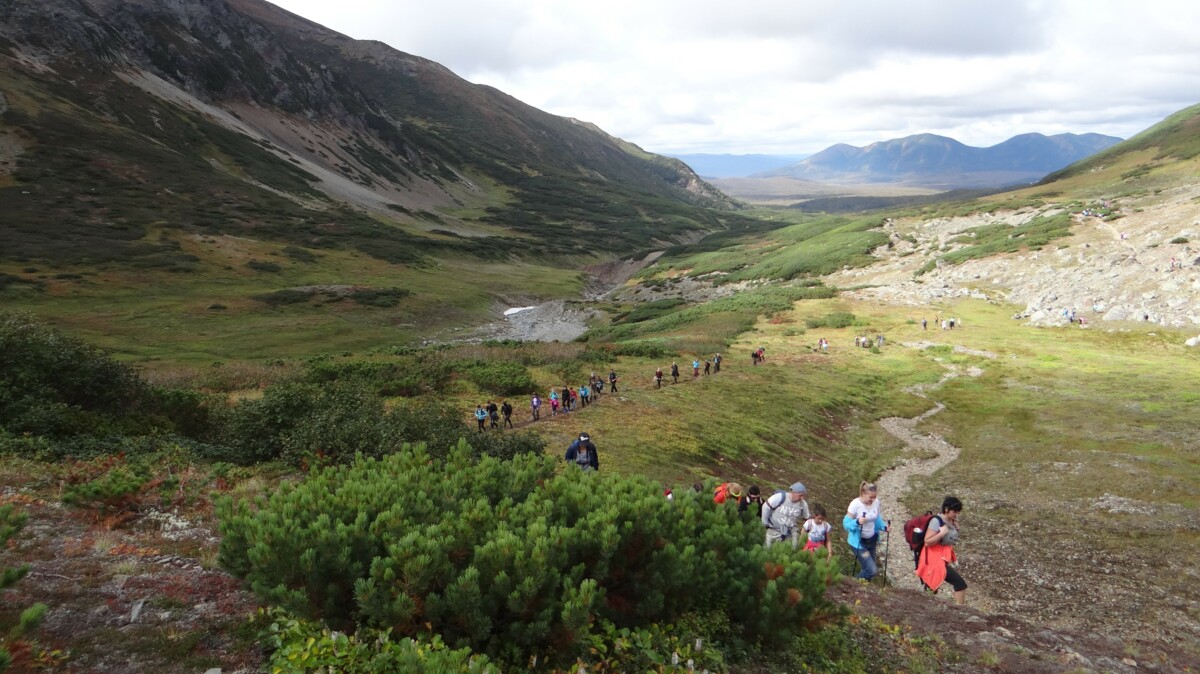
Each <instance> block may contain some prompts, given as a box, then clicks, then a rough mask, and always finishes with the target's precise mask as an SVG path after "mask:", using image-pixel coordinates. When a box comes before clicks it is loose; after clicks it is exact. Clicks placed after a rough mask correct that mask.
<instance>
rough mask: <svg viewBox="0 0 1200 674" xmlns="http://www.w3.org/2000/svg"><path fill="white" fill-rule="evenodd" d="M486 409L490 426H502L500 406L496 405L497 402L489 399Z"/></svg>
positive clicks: (494, 427)
mask: <svg viewBox="0 0 1200 674" xmlns="http://www.w3.org/2000/svg"><path fill="white" fill-rule="evenodd" d="M486 409H487V413H488V421H489V424H488V428H492V429H496V428H500V408H499V407H497V406H496V403H494V402H492V401H491V400H489V401H488V404H487V408H486Z"/></svg>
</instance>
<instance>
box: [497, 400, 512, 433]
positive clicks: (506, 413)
mask: <svg viewBox="0 0 1200 674" xmlns="http://www.w3.org/2000/svg"><path fill="white" fill-rule="evenodd" d="M512 412H513V407H512V405H510V404H508V401H507V400H505V401H504V402H503V403H501V404H500V415H501V416H503V417H504V423H503V424H502V425H501V427H502V428H503V427H504V426H508V427H509V428H512V427H513V424H512Z"/></svg>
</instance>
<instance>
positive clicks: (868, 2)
mask: <svg viewBox="0 0 1200 674" xmlns="http://www.w3.org/2000/svg"><path fill="white" fill-rule="evenodd" d="M274 1H275V4H278V5H280V6H281V7H284V8H285V9H288V10H290V11H292V12H295V13H297V14H300V15H301V16H304V17H306V18H309V19H312V20H313V21H316V22H317V23H320V24H323V25H325V26H328V27H330V28H333V29H335V30H338V31H340V32H342V33H345V34H347V35H350V36H351V37H355V38H361V39H375V40H381V41H383V42H386V43H387V44H389V45H391V46H393V47H395V48H396V49H399V50H401V51H404V52H408V53H410V54H415V55H418V56H424V57H426V58H429V59H432V60H434V61H437V62H439V63H441V64H442V65H445V66H446V67H448V68H450V69H451V70H453V71H454V72H455V73H457V74H459V75H460V76H462V77H464V78H466V79H467V80H470V81H471V82H478V83H484V84H490V85H492V86H495V87H497V88H498V89H501V90H503V91H505V92H507V93H509V94H512V95H513V96H516V97H517V98H519V99H521V100H522V101H525V102H526V103H529V104H531V105H534V106H536V107H539V108H541V109H543V110H547V111H549V112H552V113H555V114H559V115H566V116H569V117H576V118H578V119H582V120H586V121H589V122H594V123H596V124H598V125H599V126H600V127H602V128H603V129H604V130H606V131H608V132H609V133H612V134H613V135H616V136H620V137H622V138H625V139H627V140H631V141H633V142H635V143H638V144H639V145H641V146H643V147H644V148H646V149H648V150H651V151H654V152H660V153H690V152H714V153H734V154H744V153H757V152H762V153H771V154H788V153H796V154H807V153H812V152H816V151H818V150H821V149H823V148H825V147H827V146H829V145H831V144H833V143H839V142H843V143H850V144H852V145H866V144H868V143H871V142H874V141H878V140H887V139H889V138H897V137H900V136H906V135H910V134H914V133H925V132H928V133H938V134H943V135H947V136H951V137H954V138H956V139H958V140H960V141H962V142H964V143H967V144H969V145H978V146H985V145H992V144H995V143H998V142H1000V141H1002V140H1005V139H1007V138H1009V137H1011V136H1013V135H1016V134H1018V133H1026V132H1033V131H1037V132H1041V133H1046V134H1054V133H1061V132H1068V131H1069V132H1076V133H1085V132H1097V133H1106V134H1110V135H1116V136H1121V137H1128V136H1130V135H1133V134H1134V133H1137V132H1138V131H1141V130H1142V129H1144V128H1146V127H1147V126H1149V125H1151V124H1153V123H1155V122H1157V121H1159V120H1160V119H1162V118H1163V117H1165V116H1166V115H1167V114H1169V113H1171V112H1174V111H1176V110H1178V109H1180V108H1183V107H1186V106H1188V105H1191V104H1194V103H1197V102H1200V2H1196V1H1195V0H1178V1H1177V0H1145V1H1143V2H1133V1H1124V0H1003V1H1000V0H904V1H900V0H856V1H854V2H846V1H845V0H840V1H836V2H834V1H827V0H780V1H775V0H741V1H740V2H733V1H730V0H720V1H717V0H687V1H686V2H685V1H683V0H638V1H633V0H588V1H586V2H585V1H578V0H437V1H434V2H431V1H430V0H337V1H331V0H274Z"/></svg>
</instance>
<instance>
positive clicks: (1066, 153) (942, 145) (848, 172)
mask: <svg viewBox="0 0 1200 674" xmlns="http://www.w3.org/2000/svg"><path fill="white" fill-rule="evenodd" d="M1120 140H1121V139H1120V138H1114V137H1112V136H1103V135H1100V134H1095V133H1088V134H1081V135H1078V134H1072V133H1064V134H1058V135H1055V136H1044V135H1042V134H1040V133H1027V134H1022V135H1019V136H1014V137H1012V138H1009V139H1008V140H1006V141H1004V142H1002V143H999V144H997V145H993V146H991V147H971V146H968V145H964V144H962V143H960V142H958V141H957V140H954V139H953V138H947V137H945V136H938V135H934V134H929V133H925V134H918V135H915V136H907V137H904V138H897V139H893V140H888V141H883V142H879V143H872V144H870V145H868V146H866V147H862V148H859V147H854V146H852V145H846V144H844V143H843V144H838V145H834V146H832V147H829V148H826V149H825V150H822V151H821V152H818V153H817V154H815V155H813V156H811V157H809V158H807V159H805V160H803V161H800V162H798V163H796V164H793V165H791V166H787V167H784V168H781V169H775V170H772V171H765V172H763V173H760V174H758V175H759V176H760V177H775V176H787V177H792V178H803V179H805V180H815V181H825V182H838V183H903V184H909V185H919V186H925V187H937V188H941V189H955V188H982V187H1004V186H1007V185H1015V184H1028V183H1032V182H1036V181H1038V180H1041V179H1042V178H1043V177H1044V176H1045V175H1046V174H1048V173H1050V172H1052V171H1057V170H1059V169H1061V168H1063V167H1065V166H1067V165H1069V164H1071V163H1074V162H1076V161H1079V160H1080V159H1083V158H1085V157H1087V156H1089V155H1091V154H1094V153H1096V152H1098V151H1100V150H1103V149H1105V148H1107V147H1109V146H1111V145H1113V144H1115V143H1117V142H1120Z"/></svg>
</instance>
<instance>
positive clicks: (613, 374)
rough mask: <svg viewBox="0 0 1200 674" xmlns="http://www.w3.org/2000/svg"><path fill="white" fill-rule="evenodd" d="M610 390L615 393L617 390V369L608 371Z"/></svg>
mask: <svg viewBox="0 0 1200 674" xmlns="http://www.w3.org/2000/svg"><path fill="white" fill-rule="evenodd" d="M608 390H609V391H612V392H613V393H616V392H617V371H616V370H609V371H608Z"/></svg>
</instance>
